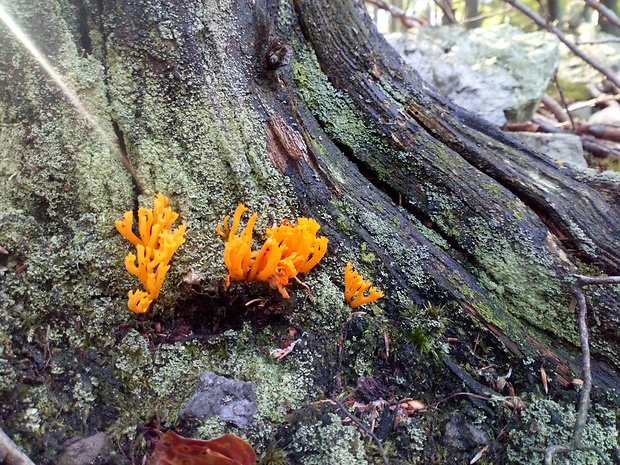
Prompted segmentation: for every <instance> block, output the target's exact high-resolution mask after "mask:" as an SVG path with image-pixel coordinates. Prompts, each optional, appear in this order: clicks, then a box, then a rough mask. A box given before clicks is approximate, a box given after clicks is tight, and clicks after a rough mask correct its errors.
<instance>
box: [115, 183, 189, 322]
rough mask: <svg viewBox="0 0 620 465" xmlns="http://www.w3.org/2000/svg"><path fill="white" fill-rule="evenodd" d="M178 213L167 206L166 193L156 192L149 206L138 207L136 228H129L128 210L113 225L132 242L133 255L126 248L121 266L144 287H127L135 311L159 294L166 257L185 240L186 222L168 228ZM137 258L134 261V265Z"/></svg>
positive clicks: (145, 308)
mask: <svg viewBox="0 0 620 465" xmlns="http://www.w3.org/2000/svg"><path fill="white" fill-rule="evenodd" d="M178 217H179V215H178V213H175V212H173V211H172V209H171V208H170V207H168V197H166V196H165V195H163V194H161V193H159V194H157V196H156V197H155V201H154V202H153V209H152V210H149V209H148V208H140V209H139V210H138V232H139V234H140V237H138V236H136V235H135V234H134V233H133V231H132V226H133V213H132V212H131V211H128V212H126V213H125V215H124V217H123V219H122V220H117V221H116V222H115V223H114V225H115V226H116V229H117V230H118V232H119V233H121V234H122V236H123V237H124V238H125V239H127V240H128V241H129V242H131V243H132V244H133V245H135V246H136V253H137V256H136V255H134V254H133V253H131V252H129V253H128V254H127V257H126V258H125V268H127V271H129V273H131V274H132V275H134V276H137V277H138V278H140V281H142V285H143V286H144V288H145V289H146V291H142V290H137V291H133V290H132V291H129V294H128V295H129V301H128V304H127V305H128V307H129V309H130V310H131V311H133V312H135V313H144V312H146V311H147V310H148V308H149V306H150V305H151V303H152V302H153V301H154V300H155V299H157V297H159V291H160V289H161V286H162V284H163V282H164V277H165V276H166V273H167V272H168V270H169V269H170V265H169V264H168V263H169V262H170V259H171V258H172V255H173V254H174V252H176V250H177V249H178V248H179V247H180V246H181V244H183V243H184V242H185V239H184V238H183V234H185V229H186V226H185V225H184V224H182V225H181V226H179V227H178V228H176V229H175V230H174V232H173V231H172V230H171V227H172V223H174V222H175V221H176V220H177V218H178ZM136 260H137V262H138V263H137V265H136Z"/></svg>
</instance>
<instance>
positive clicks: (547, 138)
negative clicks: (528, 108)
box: [510, 132, 588, 168]
mask: <svg viewBox="0 0 620 465" xmlns="http://www.w3.org/2000/svg"><path fill="white" fill-rule="evenodd" d="M510 134H511V135H512V136H514V137H516V138H517V139H519V140H520V141H521V142H523V143H524V144H525V145H527V146H529V147H531V148H532V149H534V150H535V151H536V152H538V153H542V154H544V155H547V156H548V157H550V158H552V159H553V160H560V161H561V162H563V163H570V164H572V165H575V166H580V167H582V168H587V167H588V163H587V162H586V159H585V157H584V155H583V147H582V145H581V139H580V138H579V136H576V135H574V134H545V133H540V132H511V133H510Z"/></svg>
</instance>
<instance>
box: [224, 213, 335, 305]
mask: <svg viewBox="0 0 620 465" xmlns="http://www.w3.org/2000/svg"><path fill="white" fill-rule="evenodd" d="M246 211H247V208H246V207H245V205H243V204H239V206H238V207H237V210H236V211H235V214H234V216H233V222H232V226H231V227H230V228H229V227H228V223H229V220H230V216H226V217H225V218H224V222H223V223H220V224H218V226H217V233H218V234H219V235H220V236H222V238H223V239H224V240H225V241H226V245H225V246H224V263H225V264H226V268H227V269H228V275H227V277H226V286H229V285H230V279H234V280H237V281H246V282H251V281H263V282H268V283H269V284H270V285H271V287H273V288H275V289H278V291H279V292H280V294H281V295H282V297H284V298H287V299H288V298H289V294H288V292H287V291H286V289H284V287H285V286H287V285H288V284H289V280H290V279H297V274H299V273H306V272H308V271H310V270H311V269H312V268H313V267H314V266H315V265H316V264H317V263H318V262H319V261H320V260H321V259H322V258H323V256H324V255H325V252H327V243H328V240H327V238H326V237H316V234H317V232H318V230H319V228H320V226H319V224H318V223H317V222H316V220H314V219H312V218H300V219H299V221H297V223H296V224H293V223H292V222H291V221H289V220H284V221H283V222H282V224H281V225H280V226H278V227H276V228H269V229H267V231H266V239H265V242H264V243H263V245H262V247H261V248H260V249H259V250H252V230H253V229H254V224H255V223H256V219H257V215H256V213H255V214H253V215H252V216H251V217H250V219H249V220H248V224H247V226H246V227H245V229H243V231H241V233H240V234H239V235H237V229H238V228H239V223H240V221H241V215H242V214H243V213H244V212H246Z"/></svg>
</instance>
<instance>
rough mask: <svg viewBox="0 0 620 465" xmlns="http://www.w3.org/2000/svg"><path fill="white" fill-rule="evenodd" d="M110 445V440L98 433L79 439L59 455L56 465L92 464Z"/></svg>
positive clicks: (105, 435) (103, 434)
mask: <svg viewBox="0 0 620 465" xmlns="http://www.w3.org/2000/svg"><path fill="white" fill-rule="evenodd" d="M110 444H111V443H110V438H109V437H108V435H107V434H105V433H96V434H93V435H92V436H88V437H87V438H78V439H76V440H73V441H71V443H70V444H69V445H68V446H67V447H65V449H64V450H63V451H62V452H61V453H60V454H59V455H58V458H57V459H56V465H86V464H88V463H92V462H93V461H94V460H95V459H96V458H97V457H98V456H99V454H100V453H101V452H102V451H103V449H104V448H105V447H107V446H109V445H110Z"/></svg>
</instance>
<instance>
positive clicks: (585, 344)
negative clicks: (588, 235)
mask: <svg viewBox="0 0 620 465" xmlns="http://www.w3.org/2000/svg"><path fill="white" fill-rule="evenodd" d="M575 278H576V281H575V284H573V287H572V288H571V295H572V296H573V299H575V301H576V308H577V325H578V328H579V341H580V343H581V376H582V378H583V387H582V388H581V393H580V395H579V409H578V410H577V419H576V420H575V426H574V428H573V436H572V438H571V440H570V442H569V443H568V444H557V445H552V446H548V447H547V448H545V449H544V453H545V465H552V464H553V457H554V456H555V455H556V454H558V453H564V452H570V451H573V450H587V451H592V452H596V453H597V454H598V455H599V457H601V459H602V460H603V462H605V463H606V464H609V465H611V461H610V460H609V459H608V458H607V457H606V456H605V455H604V454H603V452H602V451H601V450H599V449H598V448H597V447H593V446H588V445H585V444H584V443H583V431H584V428H585V426H586V423H587V421H588V410H589V409H590V391H591V390H592V370H591V368H590V360H591V359H590V341H589V336H588V325H587V322H586V316H587V312H588V309H587V305H586V298H585V296H584V295H583V286H586V285H591V284H620V276H603V277H595V276H582V275H575Z"/></svg>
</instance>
